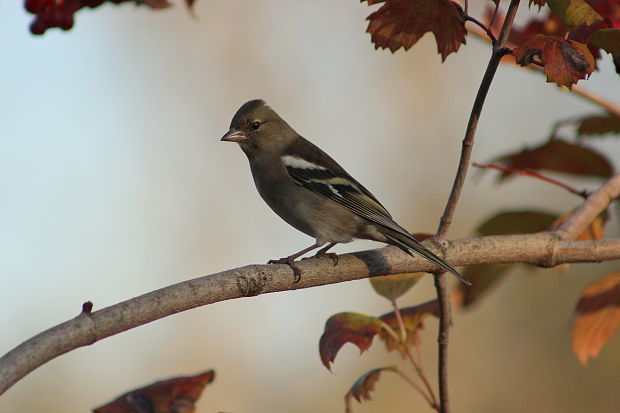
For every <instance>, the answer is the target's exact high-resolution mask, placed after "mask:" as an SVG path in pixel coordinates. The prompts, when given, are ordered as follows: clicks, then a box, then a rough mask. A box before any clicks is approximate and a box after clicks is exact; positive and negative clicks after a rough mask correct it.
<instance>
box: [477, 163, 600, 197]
mask: <svg viewBox="0 0 620 413" xmlns="http://www.w3.org/2000/svg"><path fill="white" fill-rule="evenodd" d="M473 165H474V166H475V167H476V168H487V169H497V170H499V171H503V172H510V173H514V174H519V175H523V176H530V177H532V178H536V179H540V180H541V181H545V182H549V183H551V184H553V185H556V186H559V187H560V188H564V189H566V190H567V191H569V192H571V193H573V194H575V195H579V196H580V197H582V198H584V199H585V198H587V197H588V195H590V192H589V191H588V190H587V189H582V190H581V191H580V190H578V189H577V188H575V187H572V186H570V185H568V184H565V183H564V182H561V181H558V180H557V179H554V178H551V177H549V176H545V175H543V174H540V173H538V172H534V171H530V170H529V169H517V168H508V167H506V166H501V165H495V164H484V163H477V162H474V163H473Z"/></svg>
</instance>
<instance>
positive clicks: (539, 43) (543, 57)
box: [513, 34, 594, 87]
mask: <svg viewBox="0 0 620 413" xmlns="http://www.w3.org/2000/svg"><path fill="white" fill-rule="evenodd" d="M513 54H514V56H515V59H516V61H517V63H518V64H520V65H521V66H527V65H529V64H530V63H532V62H534V61H536V59H539V60H540V62H542V65H543V66H544V68H543V70H544V72H545V74H546V75H547V82H555V83H557V84H558V86H567V87H571V86H572V85H573V84H574V83H577V81H579V80H580V79H585V78H586V76H589V75H590V74H591V73H592V71H593V70H594V57H593V56H592V53H590V51H589V50H588V47H587V46H586V45H585V44H583V43H579V42H575V41H572V40H567V39H563V38H561V37H557V36H547V35H544V34H537V35H534V36H532V37H531V38H530V39H529V40H527V41H526V42H525V43H524V44H523V46H521V47H517V48H516V49H514V51H513Z"/></svg>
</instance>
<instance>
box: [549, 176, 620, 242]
mask: <svg viewBox="0 0 620 413" xmlns="http://www.w3.org/2000/svg"><path fill="white" fill-rule="evenodd" d="M619 192H620V174H617V175H615V176H613V177H611V178H610V179H609V180H608V181H607V182H605V183H604V184H603V185H602V186H601V187H600V188H599V189H597V190H596V192H594V193H593V194H592V195H590V196H588V198H587V202H584V203H583V204H581V205H580V206H579V208H577V209H576V210H575V212H574V213H573V214H572V215H571V216H570V217H569V218H568V219H567V220H566V221H564V223H563V224H562V225H560V227H559V228H558V229H557V230H556V231H555V234H556V235H557V236H558V237H559V238H560V239H563V240H572V239H575V238H576V237H577V236H578V235H579V234H581V233H582V232H583V230H585V229H586V228H587V227H588V225H590V223H591V222H592V221H594V219H595V218H596V217H597V216H599V214H600V213H601V212H603V211H604V210H606V209H607V207H608V206H609V204H610V203H611V202H612V201H613V200H615V199H616V198H618V193H619Z"/></svg>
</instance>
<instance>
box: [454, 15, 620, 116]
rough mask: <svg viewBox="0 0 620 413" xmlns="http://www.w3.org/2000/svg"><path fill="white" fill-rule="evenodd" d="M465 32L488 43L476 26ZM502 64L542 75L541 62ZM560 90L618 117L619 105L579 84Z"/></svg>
mask: <svg viewBox="0 0 620 413" xmlns="http://www.w3.org/2000/svg"><path fill="white" fill-rule="evenodd" d="M466 29H467V31H468V32H469V33H471V34H473V35H474V36H476V37H478V38H480V39H482V40H484V41H488V39H487V33H486V31H484V30H481V29H479V28H478V27H476V26H467V27H466ZM502 63H507V64H510V65H513V66H517V67H519V68H521V69H525V70H532V71H534V72H536V73H539V74H544V72H543V70H542V62H538V63H539V64H538V65H535V66H532V65H530V66H520V65H518V64H517V62H515V60H514V59H502ZM560 89H562V90H563V91H565V92H568V93H571V94H573V95H576V96H579V97H581V98H583V99H585V100H587V101H588V102H590V103H594V104H595V105H597V106H599V107H601V108H603V109H605V110H606V111H608V112H609V113H611V114H613V115H615V116H618V117H620V105H619V104H618V103H616V102H612V101H610V100H608V99H606V98H604V97H602V96H600V95H597V94H596V93H594V92H592V91H590V90H588V89H586V88H584V87H583V86H581V85H579V84H574V85H572V87H571V88H568V87H566V86H562V87H560Z"/></svg>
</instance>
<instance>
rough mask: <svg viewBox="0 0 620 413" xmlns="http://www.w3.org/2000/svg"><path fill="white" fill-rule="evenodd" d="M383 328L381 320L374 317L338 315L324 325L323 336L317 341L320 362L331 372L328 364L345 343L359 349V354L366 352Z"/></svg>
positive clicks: (351, 314)
mask: <svg viewBox="0 0 620 413" xmlns="http://www.w3.org/2000/svg"><path fill="white" fill-rule="evenodd" d="M382 328H383V324H382V322H381V320H379V319H378V318H376V317H371V316H367V315H364V314H358V313H338V314H334V315H333V316H331V317H330V318H329V319H328V320H327V322H326V323H325V329H324V330H323V335H322V336H321V339H320V340H319V354H320V356H321V362H323V365H324V366H325V367H327V369H328V370H331V366H330V364H331V363H333V362H334V360H335V359H336V355H337V354H338V352H339V351H340V349H341V348H342V346H344V345H345V344H346V343H353V344H355V345H356V346H357V348H359V349H360V354H361V353H363V352H364V351H366V350H368V348H369V347H370V345H371V344H372V339H373V338H374V337H375V335H376V334H377V333H378V332H379V331H380V330H381V329H382Z"/></svg>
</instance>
